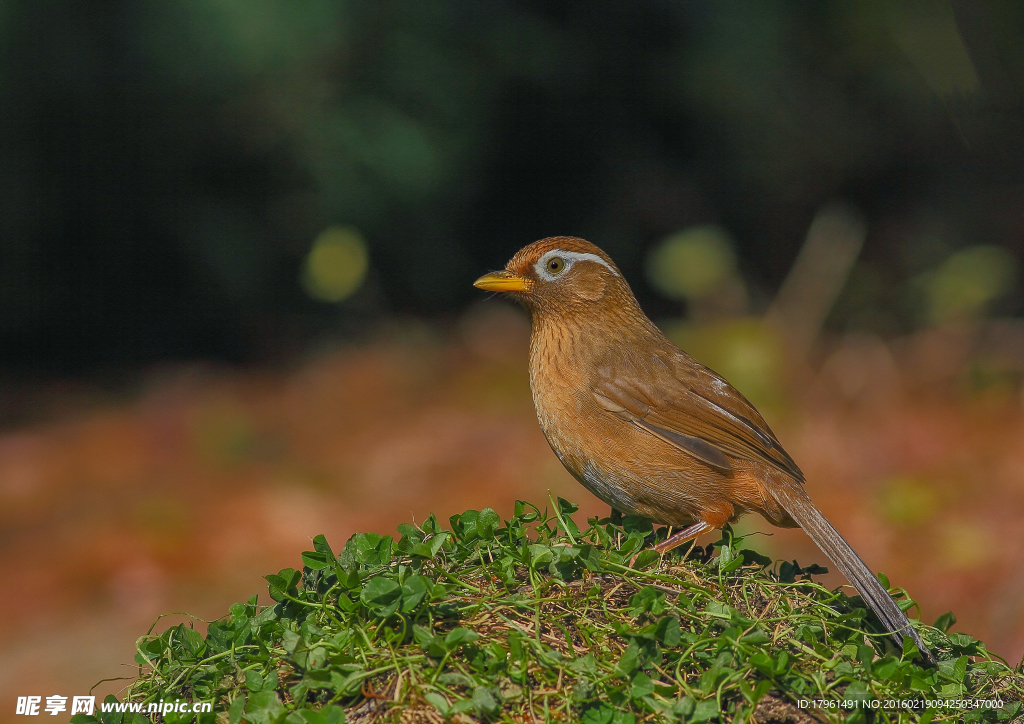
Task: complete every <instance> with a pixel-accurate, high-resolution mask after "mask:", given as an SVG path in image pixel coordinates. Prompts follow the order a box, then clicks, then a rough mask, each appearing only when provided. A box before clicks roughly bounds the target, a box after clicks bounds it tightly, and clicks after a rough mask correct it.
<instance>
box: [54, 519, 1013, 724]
mask: <svg viewBox="0 0 1024 724" xmlns="http://www.w3.org/2000/svg"><path fill="white" fill-rule="evenodd" d="M575 510H576V506H574V505H572V504H570V503H568V502H566V501H564V500H561V499H559V500H558V501H557V503H555V502H554V501H553V502H552V509H551V510H550V512H549V511H548V510H544V511H542V510H539V509H538V508H537V507H535V506H533V505H530V504H527V503H518V504H517V505H516V508H515V514H514V516H513V517H512V519H511V520H509V521H505V522H504V523H503V522H502V521H501V520H500V519H499V517H498V515H497V514H496V513H495V512H494V511H493V510H490V509H485V510H483V511H479V512H478V511H472V510H471V511H467V512H466V513H463V514H462V515H458V516H453V517H452V518H451V528H450V530H445V529H442V527H441V525H440V524H439V523H438V521H437V520H436V519H435V518H434V517H433V516H431V517H430V518H429V519H428V520H427V521H426V522H425V523H423V524H422V525H421V526H413V525H409V524H403V525H400V526H398V532H399V533H400V534H401V535H400V537H399V539H398V540H397V542H396V541H395V540H394V539H393V538H392V537H390V536H381V535H378V534H375V533H364V534H357V535H355V536H353V537H352V538H351V539H350V540H349V541H348V543H347V544H346V545H345V547H344V549H343V550H342V551H341V552H340V553H339V554H337V555H335V553H334V551H333V550H332V549H331V547H330V546H329V545H328V543H327V541H326V540H325V539H324V538H323V536H318V537H317V538H316V539H314V541H313V543H314V548H315V550H313V551H310V552H306V553H303V554H302V562H303V569H302V571H301V572H300V571H297V570H293V569H290V568H288V569H285V570H283V571H281V572H279V573H277V574H274V575H269V576H267V580H268V581H269V583H270V595H271V596H272V597H273V598H274V600H275V601H277V604H276V605H274V606H272V607H269V608H262V609H261V608H260V607H259V606H257V605H256V598H255V597H253V598H252V599H251V600H250V601H249V602H248V603H245V604H236V605H234V606H232V607H231V611H230V613H229V614H228V615H227V616H225V617H224V618H223V619H220V620H218V621H215V622H213V623H211V624H210V626H209V631H208V634H207V636H206V637H205V638H203V636H201V635H200V634H199V633H198V632H196V631H195V630H193V629H192V628H191V627H189V626H186V625H180V626H177V627H173V628H170V629H168V630H167V631H164V632H163V633H161V634H159V635H152V634H151V635H147V636H144V637H142V638H141V639H140V640H139V643H138V655H137V656H136V659H137V661H138V663H139V664H140V673H139V678H138V679H137V680H135V681H134V682H133V683H132V684H131V685H130V686H129V687H128V689H127V692H126V700H129V701H133V702H143V703H148V702H155V701H161V700H166V701H174V700H176V699H188V700H192V701H212V702H213V711H212V712H211V713H209V714H200V715H199V724H206V722H210V723H212V722H214V721H218V722H226V723H227V724H238V723H239V722H240V721H247V722H251V723H252V724H277V723H278V722H286V723H287V724H338V723H340V722H342V721H347V722H364V721H366V722H368V721H371V720H372V721H394V722H419V721H430V722H441V721H443V720H446V719H447V720H451V721H459V722H470V721H494V720H501V721H515V722H526V721H551V720H554V721H582V722H586V723H588V724H631V723H633V722H636V721H670V722H673V721H678V722H703V721H749V720H751V719H753V720H755V721H761V722H786V721H793V722H804V721H816V720H817V721H850V722H857V721H882V722H890V721H891V722H896V721H909V722H917V721H920V722H927V721H951V720H955V721H1010V720H1014V719H1016V718H1018V717H1020V716H1021V714H1022V713H1024V712H1022V700H1024V673H1022V671H1021V670H1019V669H1017V670H1015V669H1012V668H1011V667H1009V666H1008V665H1007V664H1006V663H1005V662H1003V661H1001V660H998V659H997V658H995V657H993V656H992V655H990V654H989V653H988V652H986V650H985V647H984V645H983V644H982V643H981V642H979V641H976V640H975V639H973V638H971V637H970V636H967V635H964V634H959V633H948V628H949V625H950V624H951V623H952V622H953V621H954V620H955V619H953V617H952V615H950V614H947V615H946V616H943V617H942V618H940V620H939V621H937V622H936V624H935V626H925V625H922V626H920V631H921V635H922V637H923V638H924V639H925V641H926V642H927V643H928V644H929V645H930V646H931V647H932V650H933V651H934V653H935V654H936V656H937V657H938V658H939V659H940V664H939V666H938V667H937V668H932V669H926V668H922V667H920V666H918V662H917V661H915V659H914V658H913V654H914V652H913V651H912V650H910V649H909V648H908V650H907V651H899V650H896V649H895V647H894V645H893V643H892V639H890V638H889V637H888V636H887V635H885V634H884V633H883V632H882V631H881V629H880V627H879V625H878V622H877V620H876V619H875V618H874V616H873V615H872V614H870V613H869V612H868V611H867V609H866V608H865V607H864V604H863V603H862V601H861V600H860V598H859V597H849V596H847V595H846V594H844V593H843V592H842V591H829V590H827V589H826V588H824V587H822V586H821V585H819V584H817V583H815V582H814V581H813V580H812V575H813V574H815V573H819V572H822V571H823V569H821V568H820V567H818V566H811V567H809V568H801V567H800V566H798V565H797V564H796V563H795V562H793V563H781V564H779V565H777V566H775V567H774V568H769V565H770V563H771V561H769V560H768V559H766V558H765V557H763V556H761V555H759V554H758V553H756V552H753V551H751V550H747V549H745V548H743V547H742V545H741V544H742V541H741V540H740V539H739V538H736V537H734V536H733V535H732V534H731V532H730V531H729V530H728V529H727V530H726V531H725V532H724V534H723V536H722V539H721V540H719V541H718V542H717V543H714V544H713V545H712V546H709V547H708V548H707V549H702V548H700V547H686V548H685V549H677V551H673V552H672V553H671V554H670V555H668V556H666V557H664V558H662V557H660V556H658V555H657V554H656V553H654V552H653V551H649V550H644V549H645V548H646V547H647V546H649V545H650V544H651V543H652V542H653V541H654V540H656V539H657V538H659V537H663V536H664V532H663V531H661V530H660V531H657V532H655V531H654V530H653V529H652V526H651V524H650V523H649V522H648V521H644V520H641V519H632V518H629V517H627V518H625V519H624V520H623V521H621V523H616V522H613V521H611V520H609V519H603V520H597V519H591V520H590V526H589V527H588V528H587V530H585V531H583V532H580V530H579V528H578V527H577V526H576V524H575V523H574V522H573V520H572V518H571V514H572V513H573V512H575ZM638 551H640V553H639V555H638V556H637V557H636V560H635V562H633V564H632V565H630V561H631V559H632V558H633V556H634V555H635V554H636V553H637V552H638ZM716 551H717V555H715V553H716ZM883 582H884V581H883ZM896 593H897V595H898V600H899V601H900V605H901V606H902V607H903V608H904V609H908V610H909V609H911V608H913V607H914V602H913V601H911V600H909V599H908V598H906V596H905V595H904V594H903V593H902V592H899V591H897V592H896ZM997 704H998V706H996V705H997ZM97 716H98V717H99V718H100V719H102V720H103V721H104V724H142V722H144V721H146V720H147V718H146V716H145V715H143V714H130V713H128V714H122V713H107V714H102V715H100V714H97ZM193 716H195V715H193V714H178V713H175V712H168V713H167V714H165V715H163V716H162V717H161V716H159V715H150V716H149V718H150V719H153V720H160V719H161V718H162V719H163V721H165V722H167V724H185V722H187V721H189V720H191V719H192V717H193ZM96 722H97V719H94V718H93V717H88V716H85V715H78V716H76V717H75V718H74V720H73V724H90V723H93V724H95V723H96Z"/></svg>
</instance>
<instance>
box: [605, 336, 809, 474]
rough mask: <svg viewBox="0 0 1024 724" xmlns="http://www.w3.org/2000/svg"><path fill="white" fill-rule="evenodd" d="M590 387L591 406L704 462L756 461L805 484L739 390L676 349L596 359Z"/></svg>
mask: <svg viewBox="0 0 1024 724" xmlns="http://www.w3.org/2000/svg"><path fill="white" fill-rule="evenodd" d="M591 387H592V389H591V392H592V393H593V395H594V399H595V400H596V401H597V403H598V404H599V405H600V406H601V407H602V408H604V409H605V410H607V411H608V412H610V413H612V414H615V415H617V416H619V417H621V418H623V419H626V420H629V421H630V422H632V423H633V424H635V425H637V426H638V427H641V428H643V429H644V430H646V431H647V432H650V433H652V434H654V435H657V436H658V437H660V438H662V439H663V440H665V441H666V442H669V443H672V444H674V445H675V446H676V447H679V448H681V449H682V450H684V451H685V452H687V453H689V454H691V455H693V456H695V457H697V458H699V459H701V460H703V461H704V462H706V463H708V464H710V465H712V466H714V467H717V468H720V469H723V470H728V469H730V468H731V465H730V464H729V461H728V458H727V457H726V456H729V457H733V458H739V459H743V460H760V461H764V462H767V463H770V464H771V465H774V466H775V467H776V468H778V469H779V470H781V471H783V472H785V473H787V474H788V475H791V476H792V477H793V478H794V479H796V480H799V481H803V479H804V476H803V473H802V472H801V471H800V468H799V467H797V465H796V463H795V462H794V461H793V458H791V457H790V456H789V454H788V453H787V452H786V451H785V450H783V448H782V445H781V444H780V443H779V441H778V439H776V437H775V434H774V433H773V432H772V431H771V428H770V427H768V423H766V422H765V421H764V418H762V417H761V415H760V414H759V413H758V411H757V410H756V409H754V406H753V405H751V404H750V403H749V402H748V401H747V399H746V398H745V397H743V395H741V394H740V393H739V392H738V391H737V390H736V389H735V388H734V387H733V386H732V385H730V384H729V383H728V382H726V381H725V380H723V379H722V378H721V377H719V376H718V375H717V374H715V373H714V372H712V371H711V370H709V369H708V368H707V367H704V366H703V365H701V364H699V363H698V362H696V361H695V360H693V358H691V357H689V356H688V355H686V354H685V353H683V352H681V351H679V350H672V351H671V352H659V353H658V354H655V355H648V356H640V355H635V354H631V353H627V354H624V355H617V357H616V358H615V359H610V360H606V361H605V362H603V363H602V364H599V365H598V367H597V370H596V374H595V376H594V377H593V378H592V385H591Z"/></svg>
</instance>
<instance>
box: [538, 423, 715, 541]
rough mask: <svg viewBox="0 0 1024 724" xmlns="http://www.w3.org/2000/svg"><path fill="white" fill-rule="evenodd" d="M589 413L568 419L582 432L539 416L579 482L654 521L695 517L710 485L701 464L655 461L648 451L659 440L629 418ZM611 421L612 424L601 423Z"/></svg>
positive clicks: (671, 521)
mask: <svg viewBox="0 0 1024 724" xmlns="http://www.w3.org/2000/svg"><path fill="white" fill-rule="evenodd" d="M589 417H590V416H588V415H586V414H585V413H581V414H580V416H579V418H577V420H576V421H575V422H576V423H577V424H574V425H573V429H574V430H585V431H586V432H587V434H585V435H583V436H581V435H578V434H574V435H566V434H564V431H563V430H562V429H561V427H560V426H559V425H557V424H551V421H550V420H549V421H548V423H549V424H545V420H544V419H543V418H542V419H541V427H542V428H543V430H544V434H545V437H547V440H548V444H549V445H550V446H551V449H552V450H554V452H555V455H557V456H558V459H559V460H560V461H561V462H562V465H564V466H565V468H566V469H567V470H568V471H569V472H570V473H571V474H572V476H573V477H574V478H576V480H578V481H579V482H580V483H581V484H582V485H583V487H585V488H586V489H587V490H589V491H590V492H591V493H593V494H594V495H596V496H597V497H598V498H600V499H601V500H603V501H604V502H606V503H608V505H610V506H612V507H613V508H615V509H616V510H620V511H622V512H623V513H627V514H629V515H639V516H643V517H645V518H650V519H651V520H654V521H656V522H658V523H666V524H670V525H688V524H690V523H693V522H694V521H696V520H697V519H699V518H700V511H701V509H702V507H703V506H702V500H703V499H705V498H706V497H707V496H708V494H709V493H712V491H713V488H712V486H710V485H708V484H706V483H708V482H709V481H703V480H702V479H701V475H700V472H701V471H700V470H697V469H695V468H694V466H688V465H685V464H684V465H678V464H671V463H668V464H665V463H664V462H663V461H659V460H658V458H657V456H656V455H655V456H652V455H651V451H652V447H651V443H652V442H653V443H655V444H657V443H658V441H657V440H655V439H654V438H652V437H651V436H649V435H647V434H646V433H644V432H642V431H640V430H638V429H636V428H634V427H632V426H630V425H628V424H620V422H619V421H618V420H607V419H602V418H601V417H600V416H598V415H594V416H593V418H591V419H588V418H589ZM580 423H581V424H580ZM610 425H611V426H614V428H615V429H613V430H609V429H605V428H607V427H609V426H610ZM654 449H655V451H657V448H654ZM684 462H688V461H684Z"/></svg>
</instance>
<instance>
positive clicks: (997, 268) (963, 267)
mask: <svg viewBox="0 0 1024 724" xmlns="http://www.w3.org/2000/svg"><path fill="white" fill-rule="evenodd" d="M1016 275H1017V260H1016V259H1014V258H1013V256H1012V255H1011V254H1010V253H1009V252H1008V251H1006V250H1005V249H1003V248H1002V247H998V246H988V245H979V246H970V247H967V248H966V249H962V250H961V251H958V252H957V253H955V254H953V255H952V256H951V257H949V258H948V259H946V261H945V262H943V263H942V265H941V266H939V268H938V269H936V270H935V271H933V272H931V273H929V274H928V275H926V277H925V278H924V287H925V295H926V298H927V304H928V316H929V321H931V322H932V323H936V324H942V323H944V322H952V321H956V320H959V319H965V318H969V317H973V316H976V315H978V314H980V313H981V312H983V311H984V308H985V306H986V305H987V304H988V303H989V302H991V301H992V300H993V299H995V298H996V297H999V296H1000V295H1002V294H1005V293H1006V292H1008V291H1009V290H1010V289H1011V288H1012V286H1013V282H1014V279H1015V277H1016Z"/></svg>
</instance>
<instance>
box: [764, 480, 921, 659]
mask: <svg viewBox="0 0 1024 724" xmlns="http://www.w3.org/2000/svg"><path fill="white" fill-rule="evenodd" d="M771 493H772V496H773V497H774V498H775V499H776V500H777V501H778V502H779V504H780V505H781V506H782V507H783V508H785V509H786V512H787V513H789V515H790V516H791V517H792V518H793V520H795V521H796V522H797V523H799V524H800V527H801V528H803V529H804V531H805V532H806V533H807V535H809V536H810V537H811V539H812V540H813V541H814V542H815V544H817V546H818V548H820V549H821V551H822V552H823V553H824V554H825V555H826V556H828V557H829V559H830V560H831V561H832V562H833V563H834V564H835V565H836V567H837V568H839V570H840V571H841V572H842V574H843V575H844V576H846V579H847V580H848V581H849V582H850V583H852V584H853V586H854V588H856V589H857V592H858V593H860V595H861V596H862V597H863V598H864V601H865V602H866V603H867V604H868V606H870V607H871V610H872V611H874V612H875V614H876V615H877V616H878V618H879V619H880V620H881V621H882V625H884V626H885V627H886V628H887V629H888V630H889V631H890V632H892V635H893V636H894V637H895V638H896V640H897V641H898V642H899V643H900V644H902V643H903V637H904V636H910V637H911V638H912V639H913V640H914V643H915V644H917V648H918V649H919V650H920V651H921V655H922V656H923V657H924V658H925V660H926V661H927V662H929V663H931V664H934V663H935V659H934V657H933V656H932V654H931V652H930V651H929V650H928V647H926V646H925V645H924V644H923V643H922V642H921V638H920V637H919V636H918V635H917V632H916V631H915V630H914V628H913V627H912V626H911V625H910V621H909V620H908V619H907V615H906V614H905V613H903V611H902V610H901V609H900V607H899V606H897V605H896V602H895V601H894V600H893V599H892V596H890V595H889V592H888V591H887V590H885V588H884V587H883V586H882V584H881V583H879V582H878V578H876V577H875V574H874V573H872V572H871V569H870V568H868V567H867V565H866V564H865V563H864V561H863V560H861V557H860V556H858V555H857V553H856V551H854V550H853V548H851V547H850V544H849V543H847V542H846V539H845V538H843V536H841V535H840V534H839V531H837V530H836V529H835V528H833V527H832V524H831V523H829V522H828V520H827V519H826V518H825V516H824V515H822V514H821V511H819V510H818V509H817V507H815V505H814V503H812V502H811V500H810V498H808V497H807V494H806V493H805V492H804V491H803V489H802V488H799V489H796V488H795V487H794V488H790V487H788V486H786V487H783V486H772V489H771Z"/></svg>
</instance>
